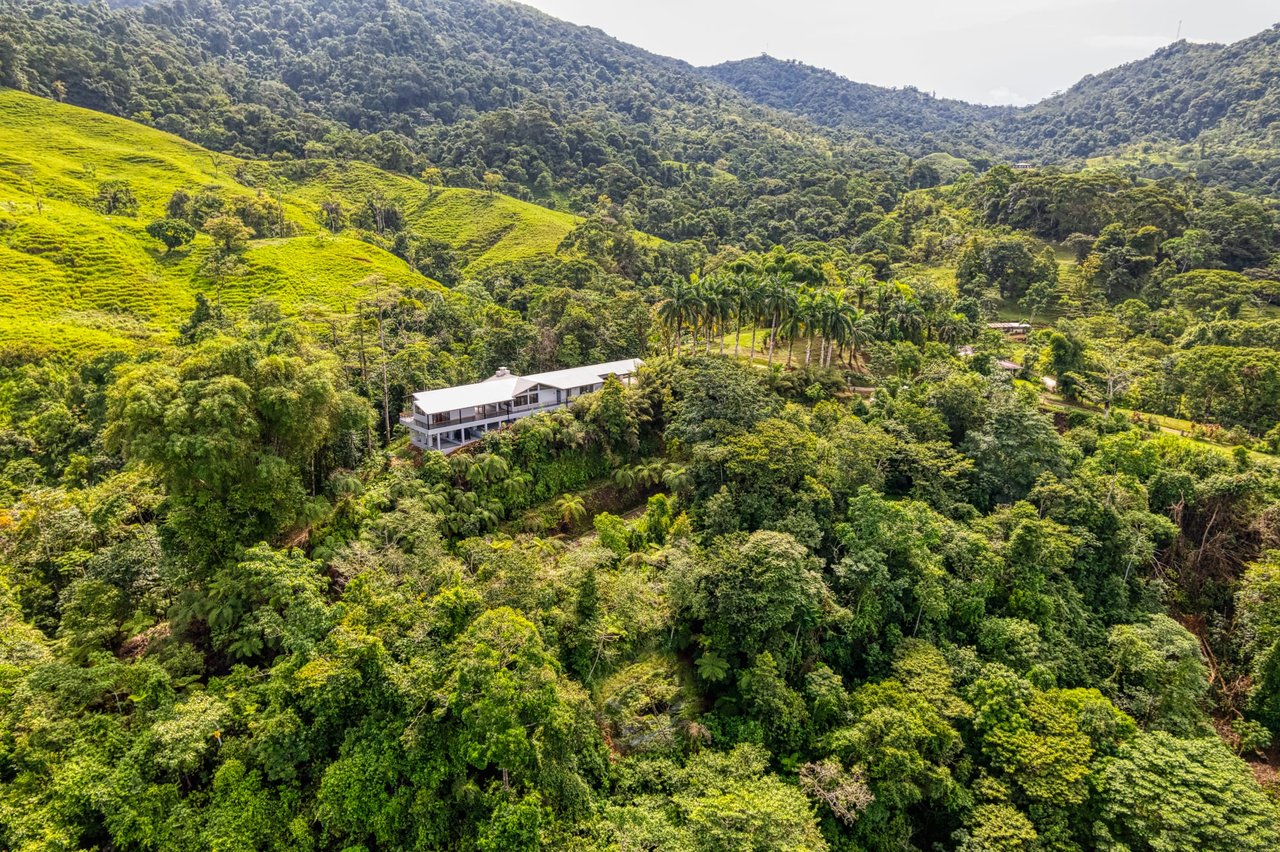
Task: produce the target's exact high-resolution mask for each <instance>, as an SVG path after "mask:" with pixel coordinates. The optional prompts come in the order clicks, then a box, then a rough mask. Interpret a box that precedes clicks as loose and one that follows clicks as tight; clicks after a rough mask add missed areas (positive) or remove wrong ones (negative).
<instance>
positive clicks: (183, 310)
mask: <svg viewBox="0 0 1280 852" xmlns="http://www.w3.org/2000/svg"><path fill="white" fill-rule="evenodd" d="M112 180H122V181H126V182H127V183H128V184H129V186H130V188H131V190H132V192H133V194H134V195H135V196H136V199H137V202H138V209H137V212H136V215H133V216H122V215H113V216H112V215H106V214H104V213H103V212H102V211H101V210H100V209H98V206H97V205H96V204H95V197H96V195H97V193H98V189H99V186H100V185H101V184H102V183H103V182H105V181H112ZM209 187H217V188H219V189H220V190H221V191H222V192H225V193H227V194H229V195H236V196H261V197H265V198H267V199H270V200H272V201H274V202H278V203H279V204H280V206H281V208H282V210H283V218H284V219H285V221H286V222H287V227H286V228H285V229H284V230H285V231H287V232H288V234H287V235H286V236H281V237H277V238H271V239H258V240H252V241H251V242H250V243H249V245H248V247H247V248H246V250H245V251H244V252H243V255H242V258H243V265H242V267H241V268H240V269H239V270H237V271H236V272H235V273H234V274H230V275H226V276H223V277H216V278H215V277H211V276H210V274H209V271H208V270H207V269H203V268H202V265H203V262H204V261H205V259H206V258H207V257H208V255H209V254H210V252H211V251H212V243H211V241H210V240H209V238H208V237H207V236H204V235H200V236H198V237H197V238H196V240H195V242H194V243H193V244H192V245H191V246H190V248H189V249H188V250H179V251H175V252H173V253H172V254H165V253H164V249H163V247H162V246H161V245H160V244H159V243H158V242H157V241H155V240H153V239H152V238H151V237H149V236H148V235H147V234H146V232H145V226H146V225H147V223H148V222H150V221H152V220H153V219H155V218H158V217H160V216H162V215H164V210H165V205H166V203H167V202H168V200H169V198H170V196H171V195H172V194H173V192H174V190H177V189H184V190H186V191H188V192H189V193H195V192H198V191H199V190H201V189H204V188H209ZM375 193H377V194H379V196H380V197H383V198H387V199H392V200H394V201H396V202H397V203H398V204H399V206H400V207H401V208H402V209H403V210H404V211H405V213H406V217H407V219H408V222H409V228H410V230H411V231H414V232H418V233H421V234H422V235H423V236H429V237H431V238H434V239H436V240H440V241H442V242H444V243H447V244H449V245H450V246H451V247H452V248H453V249H454V250H456V251H457V252H459V253H460V254H461V256H462V259H463V261H464V263H465V264H466V265H467V267H468V268H470V269H473V270H474V269H479V268H482V267H483V266H485V265H489V264H492V263H496V262H501V261H505V260H512V259H519V258H523V257H529V256H532V255H536V254H539V253H552V252H554V251H555V250H556V246H557V245H558V244H559V243H560V241H561V240H562V239H563V238H564V237H565V235H567V234H568V233H569V231H570V230H572V228H573V226H574V224H575V221H576V220H574V219H573V217H571V216H568V215H565V214H560V213H554V212H552V211H549V210H545V209H544V208H541V207H537V206H536V205H532V204H528V203H525V202H521V201H517V200H515V199H511V198H507V197H505V196H502V195H498V194H488V193H483V192H479V191H474V190H466V189H451V190H439V189H434V188H432V187H429V186H427V185H426V184H424V183H422V182H420V181H416V180H413V179H411V178H407V177H404V176H397V175H391V174H388V173H385V172H381V171H379V170H377V169H375V168H373V167H372V166H367V165H364V164H358V163H357V164H336V163H332V162H323V161H322V162H313V163H308V164H306V166H305V168H301V167H299V166H298V164H265V163H248V162H246V161H243V160H239V159H237V158H233V157H228V156H225V155H215V154H213V153H211V152H209V151H207V150H205V149H203V148H200V147H199V146H196V145H194V144H192V143H190V142H186V141H184V140H182V139H179V138H177V137H175V136H172V135H170V134H167V133H162V132H160V131H158V130H155V129H152V128H148V127H144V126H142V125H139V124H136V123H133V122H129V121H125V120H123V119H119V118H115V117H112V116H107V115H103V114H101V113H95V112H92V111H90V110H86V109H81V108H79V107H74V106H69V105H65V104H58V103H55V102H52V101H48V100H44V99H41V98H35V97H32V96H30V95H25V94H22V93H19V92H15V91H12V90H0V343H15V342H21V343H23V344H26V345H38V346H42V347H43V346H56V347H58V348H70V349H72V350H76V349H80V350H86V349H95V348H100V347H102V346H108V345H109V346H119V345H128V343H129V342H130V341H133V342H137V341H142V340H146V339H147V338H149V337H151V336H152V335H154V334H157V333H160V332H161V330H165V331H171V330H172V329H173V328H174V327H176V326H177V324H178V323H179V322H180V320H181V319H182V318H183V317H185V316H186V314H187V313H189V312H190V311H191V308H192V305H193V303H194V299H195V294H196V293H197V292H201V291H205V292H209V293H211V294H212V293H216V294H217V295H218V296H219V297H220V298H221V299H222V301H223V302H224V303H226V304H227V305H229V306H232V307H240V306H244V305H246V304H248V303H249V302H251V301H252V300H254V299H256V298H259V297H263V296H268V297H271V298H273V299H275V300H277V301H279V302H280V303H281V305H282V306H283V307H285V308H286V309H289V310H297V309H299V308H303V307H317V308H323V309H326V310H346V309H348V308H350V307H351V306H352V305H353V304H354V303H355V301H357V300H358V299H359V298H360V297H361V296H362V295H363V294H364V293H365V290H366V285H364V284H362V282H365V281H366V279H368V278H369V276H371V275H378V276H382V278H384V279H385V280H387V281H389V282H395V283H400V284H406V285H418V286H439V285H436V284H434V282H431V281H429V280H428V279H427V278H425V277H424V276H423V275H422V274H420V273H419V272H417V271H416V270H414V269H412V268H411V267H410V266H409V265H408V264H406V263H405V262H404V261H403V260H401V259H400V258H398V257H396V256H394V255H392V254H390V253H389V252H387V251H385V250H384V249H382V248H379V247H378V246H376V245H371V244H370V243H369V242H366V241H364V240H362V239H360V238H359V236H358V234H357V232H355V231H353V230H345V231H343V232H341V233H338V234H331V233H329V232H328V231H327V230H325V229H324V228H322V227H321V225H320V224H319V221H318V213H319V204H320V201H321V200H338V201H339V202H340V203H341V204H342V205H343V206H344V207H346V208H347V209H349V210H356V209H358V208H359V206H360V205H361V204H363V203H365V201H366V200H367V199H368V198H369V197H370V196H371V195H373V194H375Z"/></svg>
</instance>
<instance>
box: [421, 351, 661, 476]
mask: <svg viewBox="0 0 1280 852" xmlns="http://www.w3.org/2000/svg"><path fill="white" fill-rule="evenodd" d="M643 363H644V362H643V361H641V360H640V359H639V358H627V359H624V360H622V361H610V362H608V363H607V364H591V365H588V366H586V367H572V368H570V369H568V370H553V371H551V372H549V373H534V374H533V375H529V376H517V375H516V374H514V373H512V372H511V371H510V370H508V369H507V368H506V367H500V368H498V371H497V372H496V373H494V374H493V375H492V376H490V377H489V378H487V379H485V380H484V381H482V382H475V383H474V384H469V385H457V386H455V387H451V388H440V389H439V390H430V391H422V392H421V393H415V394H414V395H413V407H412V409H411V410H410V411H409V412H407V413H405V414H402V415H401V416H400V423H401V425H403V426H404V427H405V428H406V429H408V430H409V439H410V440H411V441H412V442H413V445H414V446H415V447H417V448H418V449H420V450H439V451H440V452H442V453H450V452H452V451H454V450H456V449H458V448H459V447H463V446H466V445H467V444H470V443H472V442H473V441H478V440H480V438H481V437H483V436H484V435H485V433H487V432H489V431H491V430H493V429H497V428H500V427H502V426H505V425H506V424H508V423H512V422H514V421H516V420H519V419H520V418H521V417H528V416H529V415H530V414H537V413H539V412H541V411H554V410H555V409H557V408H564V407H565V406H566V405H568V404H569V403H570V402H572V401H573V400H574V399H576V398H578V397H579V396H582V395H583V394H586V393H591V392H592V391H597V390H600V388H602V387H603V386H604V380H605V379H606V378H608V377H609V376H611V375H612V376H617V377H618V378H619V379H622V380H624V381H626V380H628V379H629V378H630V377H631V376H632V375H633V374H634V373H635V371H636V369H637V368H639V367H640V366H641V365H642V364H643Z"/></svg>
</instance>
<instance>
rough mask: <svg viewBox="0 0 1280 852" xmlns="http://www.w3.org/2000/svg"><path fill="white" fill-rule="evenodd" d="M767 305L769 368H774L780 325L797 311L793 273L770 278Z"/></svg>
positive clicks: (780, 273) (766, 298)
mask: <svg viewBox="0 0 1280 852" xmlns="http://www.w3.org/2000/svg"><path fill="white" fill-rule="evenodd" d="M766 288H767V289H766V293H765V305H766V311H767V312H768V315H769V366H770V367H773V351H774V344H775V343H776V342H777V339H778V324H779V323H780V322H781V321H782V318H783V317H785V316H786V315H787V314H789V313H790V312H791V311H793V310H794V309H795V303H796V301H795V300H796V293H795V289H794V288H793V287H792V286H791V273H789V272H779V273H777V274H775V275H772V276H770V278H769V282H768V284H767V285H766Z"/></svg>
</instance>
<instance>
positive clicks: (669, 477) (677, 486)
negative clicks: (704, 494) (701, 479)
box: [662, 465, 693, 493]
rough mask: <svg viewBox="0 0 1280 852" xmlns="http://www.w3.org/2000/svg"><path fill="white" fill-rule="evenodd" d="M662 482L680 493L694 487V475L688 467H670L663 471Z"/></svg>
mask: <svg viewBox="0 0 1280 852" xmlns="http://www.w3.org/2000/svg"><path fill="white" fill-rule="evenodd" d="M662 482H663V484H664V485H666V486H667V488H669V489H671V490H672V491H675V492H677V493H679V492H681V491H687V490H689V489H690V488H692V487H693V475H692V474H690V473H689V469H688V468H687V467H681V466H680V465H668V466H667V467H666V468H664V469H663V471H662Z"/></svg>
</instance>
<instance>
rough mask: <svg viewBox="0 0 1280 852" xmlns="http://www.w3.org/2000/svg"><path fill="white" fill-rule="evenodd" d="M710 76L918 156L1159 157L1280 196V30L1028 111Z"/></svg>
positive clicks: (723, 69) (1101, 81) (726, 70)
mask: <svg viewBox="0 0 1280 852" xmlns="http://www.w3.org/2000/svg"><path fill="white" fill-rule="evenodd" d="M704 70H705V72H706V73H707V74H708V75H709V76H711V77H714V78H715V79H717V80H720V81H722V82H724V83H726V84H728V85H730V86H732V87H733V88H734V89H736V90H737V91H739V92H741V93H742V94H743V95H745V96H747V97H749V98H751V99H752V100H754V101H756V102H758V103H761V104H765V105H768V106H770V107H773V108H775V109H780V110H788V111H791V112H795V113H797V114H799V115H803V116H805V117H807V118H809V119H811V120H812V121H814V122H816V123H818V124H821V125H823V126H826V127H831V128H841V129H846V130H852V131H857V132H864V133H867V134H869V135H870V136H871V137H872V138H873V139H877V140H880V141H883V142H885V143H886V144H891V145H894V146H896V147H898V148H900V149H902V150H905V151H909V152H911V153H913V154H921V153H927V152H928V151H930V150H940V151H948V152H950V153H958V154H962V155H966V156H969V155H972V153H973V152H975V151H977V152H982V153H985V154H986V155H988V156H993V157H1004V158H1008V159H1024V158H1025V159H1030V160H1033V161H1036V162H1039V163H1062V162H1078V161H1080V160H1083V159H1086V158H1090V157H1096V156H1100V155H1113V154H1123V153H1132V149H1134V148H1135V147H1136V146H1145V147H1147V148H1150V149H1153V150H1154V149H1160V153H1162V154H1163V155H1164V157H1163V158H1161V157H1154V158H1152V162H1151V164H1150V167H1151V168H1152V169H1154V170H1156V171H1158V170H1159V167H1160V163H1161V162H1162V161H1164V160H1168V159H1173V160H1176V161H1177V162H1179V163H1181V164H1183V165H1184V166H1187V167H1189V168H1191V169H1193V170H1194V171H1196V172H1197V173H1199V174H1200V176H1201V177H1203V178H1207V179H1209V180H1212V181H1215V182H1222V183H1228V184H1232V185H1237V186H1241V185H1249V186H1254V187H1260V188H1266V189H1269V190H1275V189H1277V188H1280V25H1277V26H1276V27H1272V28H1270V29H1268V30H1264V31H1263V32H1260V33H1258V34H1257V35H1254V36H1251V37H1249V38H1246V39H1243V40H1241V41H1238V42H1236V43H1234V44H1230V45H1221V44H1192V43H1190V42H1186V41H1180V42H1177V43H1176V44H1172V45H1169V46H1168V47H1165V48H1162V49H1160V50H1158V51H1156V52H1155V53H1154V54H1153V55H1151V56H1149V57H1147V58H1146V59H1142V60H1139V61H1137V62H1131V63H1129V64H1127V65H1122V66H1120V67H1118V68H1114V69H1112V70H1110V71H1106V72H1104V73H1101V74H1096V75H1091V76H1088V77H1085V78H1084V79H1082V80H1081V81H1080V82H1078V83H1076V84H1075V85H1074V86H1072V87H1071V88H1070V89H1068V90H1067V91H1065V92H1063V93H1061V94H1059V95H1055V96H1053V97H1051V98H1047V99H1046V100H1044V101H1041V102H1040V103H1038V104H1035V105H1033V106H1030V107H1024V108H1020V109H1014V108H998V107H981V106H975V105H973V104H967V103H964V102H962V101H951V100H945V99H939V98H934V97H932V96H930V95H927V94H925V93H923V92H920V91H918V90H915V89H911V88H907V89H886V88H882V87H878V86H869V85H867V84H865V83H856V82H853V81H851V80H847V79H845V78H843V77H841V76H839V75H837V74H834V73H832V72H830V71H824V70H822V69H819V68H814V67H812V66H808V65H804V64H802V63H798V62H786V61H781V60H777V59H773V58H771V57H768V56H762V57H757V58H755V59H748V60H743V61H740V62H727V63H724V64H722V65H716V66H712V67H710V68H706V69H704Z"/></svg>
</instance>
